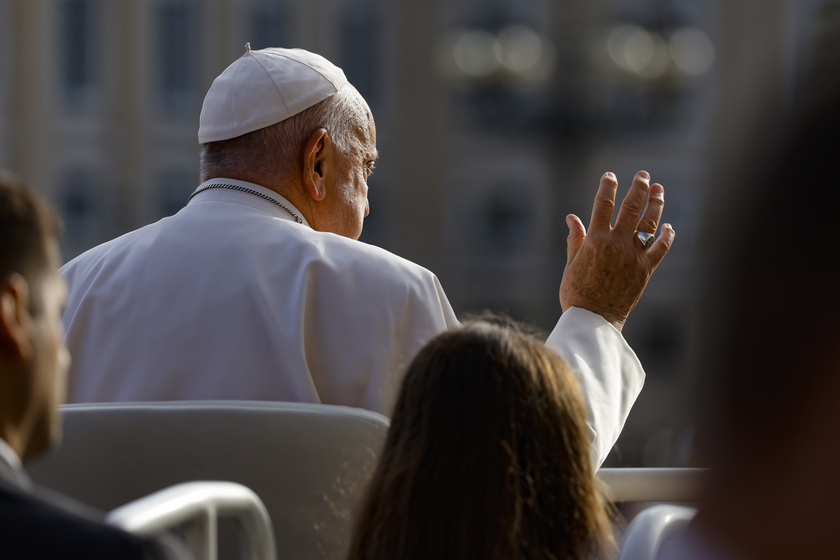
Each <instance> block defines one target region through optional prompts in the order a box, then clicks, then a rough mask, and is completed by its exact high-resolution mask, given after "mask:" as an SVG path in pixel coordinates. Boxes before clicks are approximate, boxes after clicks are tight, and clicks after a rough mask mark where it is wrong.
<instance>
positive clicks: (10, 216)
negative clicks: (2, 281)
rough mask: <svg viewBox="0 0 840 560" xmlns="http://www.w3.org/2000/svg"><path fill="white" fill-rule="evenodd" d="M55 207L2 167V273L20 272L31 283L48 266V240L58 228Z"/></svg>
mask: <svg viewBox="0 0 840 560" xmlns="http://www.w3.org/2000/svg"><path fill="white" fill-rule="evenodd" d="M59 229H60V226H59V221H58V218H57V216H56V214H55V212H54V211H53V210H52V208H51V207H50V206H49V205H48V204H47V203H46V202H45V201H44V200H43V199H42V198H41V197H40V196H39V195H38V194H37V193H35V192H34V191H32V190H30V189H28V188H26V187H25V186H24V185H23V183H22V182H21V181H20V180H19V179H17V178H16V177H14V176H13V175H11V174H9V173H7V172H5V171H2V170H0V277H2V278H6V277H7V276H9V275H10V274H20V275H21V276H22V277H23V278H24V279H26V280H27V282H29V283H30V284H37V282H35V279H36V277H37V276H38V275H40V274H42V273H44V272H45V271H47V270H48V268H49V244H50V242H51V241H53V240H54V239H55V238H56V237H57V235H58V232H59Z"/></svg>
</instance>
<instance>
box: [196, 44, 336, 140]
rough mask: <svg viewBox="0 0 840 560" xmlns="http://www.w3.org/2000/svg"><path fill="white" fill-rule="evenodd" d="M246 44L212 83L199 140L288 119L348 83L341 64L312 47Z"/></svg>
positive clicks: (223, 137) (237, 133) (233, 134)
mask: <svg viewBox="0 0 840 560" xmlns="http://www.w3.org/2000/svg"><path fill="white" fill-rule="evenodd" d="M246 48H247V49H248V50H247V52H246V53H245V54H244V55H242V57H241V58H239V60H237V61H235V62H234V63H233V64H231V65H230V66H228V67H227V68H226V69H225V71H224V72H222V73H221V74H220V75H219V77H218V78H216V79H215V80H214V81H213V85H211V86H210V91H208V92H207V96H206V97H205V98H204V106H203V107H202V108H201V117H200V118H199V126H198V142H199V143H200V144H206V143H207V142H216V141H219V140H227V139H229V138H236V137H237V136H241V135H243V134H246V133H248V132H253V131H255V130H259V129H260V128H264V127H266V126H270V125H272V124H275V123H278V122H280V121H282V120H285V119H288V118H289V117H291V116H293V115H296V114H298V113H300V112H301V111H303V110H304V109H308V108H309V107H312V106H313V105H315V104H316V103H319V102H321V101H323V100H324V99H326V98H328V97H329V96H331V95H333V94H334V93H335V92H336V91H338V89H339V88H340V87H341V86H343V85H344V84H346V83H347V78H346V77H345V76H344V72H342V71H341V68H339V67H338V66H335V65H334V64H332V63H331V62H330V61H328V60H327V59H325V58H324V57H322V56H320V55H317V54H314V53H311V52H309V51H305V50H303V49H279V48H272V49H261V50H258V51H252V50H251V48H250V46H248V45H246Z"/></svg>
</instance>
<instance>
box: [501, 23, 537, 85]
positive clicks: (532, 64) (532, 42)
mask: <svg viewBox="0 0 840 560" xmlns="http://www.w3.org/2000/svg"><path fill="white" fill-rule="evenodd" d="M499 44H500V46H501V47H502V56H501V62H502V65H504V67H505V68H507V69H508V70H510V71H511V72H515V73H517V74H527V73H528V72H531V71H533V70H534V69H535V68H536V67H537V66H538V65H539V64H540V61H541V59H542V56H543V41H542V39H541V38H540V36H539V34H538V33H537V32H536V31H534V30H533V29H531V28H530V27H527V26H525V25H512V26H510V27H507V28H505V29H503V30H502V31H501V32H500V33H499Z"/></svg>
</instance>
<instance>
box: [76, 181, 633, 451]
mask: <svg viewBox="0 0 840 560" xmlns="http://www.w3.org/2000/svg"><path fill="white" fill-rule="evenodd" d="M209 184H225V185H231V186H234V187H244V188H247V189H250V190H252V191H255V192H257V193H260V194H261V195H263V196H264V197H265V198H261V197H260V196H257V195H255V194H250V193H246V192H238V191H235V190H229V189H221V188H219V189H216V188H213V189H208V190H203V191H202V192H200V193H198V194H196V195H195V196H194V197H193V198H192V200H191V201H190V202H189V204H187V206H185V207H184V208H183V209H182V210H181V211H180V212H178V213H177V214H176V215H174V216H171V217H168V218H164V219H162V220H160V221H158V222H156V223H154V224H151V225H148V226H146V227H143V228H140V229H138V230H136V231H133V232H131V233H128V234H126V235H123V236H121V237H118V238H117V239H114V240H111V241H109V242H107V243H104V244H102V245H99V246H98V247H94V248H93V249H91V250H89V251H87V252H86V253H84V254H82V255H80V256H79V257H77V258H75V259H73V260H72V261H71V262H69V263H68V264H66V265H65V266H64V267H62V269H61V272H62V274H63V275H64V277H65V278H66V280H67V283H68V286H69V298H68V301H67V306H66V310H65V312H64V317H63V319H64V326H65V328H66V331H67V346H68V348H69V349H70V353H71V355H72V357H73V361H72V367H71V370H70V377H69V402H99V401H159V400H184V399H190V400H192V399H248V400H272V401H298V402H312V403H325V404H335V405H346V406H354V407H360V408H365V409H368V410H374V411H377V412H381V413H383V414H389V413H390V410H391V408H392V406H393V404H394V401H395V399H396V395H397V391H398V389H399V383H400V381H401V378H402V374H403V372H404V371H405V369H406V367H407V365H408V363H409V362H410V361H411V359H412V358H413V357H414V355H415V354H416V353H417V351H418V350H419V349H420V348H421V347H422V346H423V345H424V344H425V343H426V342H428V341H429V340H430V339H431V338H432V337H434V336H435V335H437V334H438V333H440V332H442V331H445V330H447V329H449V328H452V327H457V326H458V325H459V323H458V320H457V318H456V317H455V313H454V312H453V311H452V307H451V306H450V305H449V301H448V300H447V299H446V295H445V294H444V292H443V289H442V288H441V286H440V283H439V282H438V279H437V277H436V276H435V275H434V274H432V273H431V272H429V271H428V270H426V269H425V268H423V267H421V266H418V265H416V264H414V263H412V262H410V261H407V260H405V259H403V258H401V257H398V256H396V255H394V254H392V253H389V252H387V251H385V250H383V249H380V248H378V247H374V246H371V245H367V244H365V243H361V242H359V241H354V240H351V239H347V238H345V237H341V236H338V235H335V234H332V233H323V232H317V231H314V230H313V229H312V228H310V227H309V225H308V224H307V223H306V222H305V220H304V221H303V223H296V222H295V221H294V218H293V217H292V213H294V214H296V215H298V216H301V215H300V212H298V211H297V210H296V209H295V208H294V206H292V205H291V204H290V203H289V202H288V201H287V200H286V199H285V198H283V197H282V196H280V195H279V194H277V193H275V192H274V191H271V190H269V189H266V188H263V187H261V186H259V185H255V184H252V183H246V182H244V181H235V180H231V179H213V180H211V181H208V182H206V183H204V184H202V185H201V186H200V187H199V189H198V190H201V189H202V187H206V186H207V185H209ZM269 199H270V200H269ZM272 201H274V202H272ZM277 203H279V204H281V205H283V206H286V207H287V208H288V209H289V210H285V209H284V208H281V206H280V205H278V204H277ZM546 344H547V345H548V346H549V347H551V348H553V349H554V350H555V351H557V352H558V353H559V354H560V355H561V356H562V357H563V358H564V359H565V360H566V362H567V363H568V364H569V365H570V366H571V367H572V368H573V370H574V371H575V372H576V373H577V374H578V378H579V380H580V383H581V388H582V390H583V394H584V398H585V399H586V401H587V408H588V411H589V413H588V424H589V426H590V429H591V432H592V433H591V435H592V437H593V458H594V459H596V464H598V465H600V463H601V462H602V461H603V460H604V459H605V458H606V456H607V453H609V451H610V448H611V447H612V445H613V443H615V440H616V439H617V438H618V435H619V433H620V432H621V429H622V427H623V425H624V421H625V419H626V417H627V414H628V413H629V410H630V407H631V406H632V404H633V402H634V401H635V399H636V397H637V396H638V394H639V391H641V388H642V384H643V382H644V371H643V370H642V367H641V364H640V363H639V361H638V359H637V358H636V355H635V353H634V352H633V350H632V349H631V348H630V347H629V346H628V345H627V343H626V342H625V341H624V338H623V337H622V336H621V333H619V332H618V331H617V330H616V329H615V328H614V327H613V326H612V325H610V324H609V323H607V322H606V321H605V320H604V319H603V318H601V317H600V316H599V315H595V314H593V313H590V312H589V311H586V310H583V309H575V308H573V309H570V310H568V311H567V312H566V313H564V314H563V316H562V317H561V318H560V320H559V321H558V323H557V326H556V328H555V329H554V331H553V332H552V333H551V335H550V336H549V338H548V341H547V342H546Z"/></svg>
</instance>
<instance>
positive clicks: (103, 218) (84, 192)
mask: <svg viewBox="0 0 840 560" xmlns="http://www.w3.org/2000/svg"><path fill="white" fill-rule="evenodd" d="M94 176H95V174H94V172H93V170H92V169H89V168H76V169H70V170H67V171H66V172H64V173H63V174H62V177H63V180H62V182H61V183H60V185H59V191H58V193H57V195H58V196H57V200H56V203H57V204H56V205H57V206H58V209H59V212H60V215H61V218H62V220H63V222H64V235H63V236H62V240H61V245H62V254H63V255H64V256H65V257H66V258H72V257H74V256H75V255H78V254H79V253H81V252H83V251H85V250H87V249H89V248H90V247H93V246H94V245H96V244H98V243H101V242H103V241H105V240H106V239H107V238H108V236H109V235H110V234H111V226H112V222H111V221H110V219H109V216H110V212H109V209H110V207H111V204H110V202H111V200H110V198H109V197H108V196H107V194H106V191H105V190H104V189H101V188H98V185H97V183H96V182H95V181H94V179H93V177H94Z"/></svg>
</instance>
